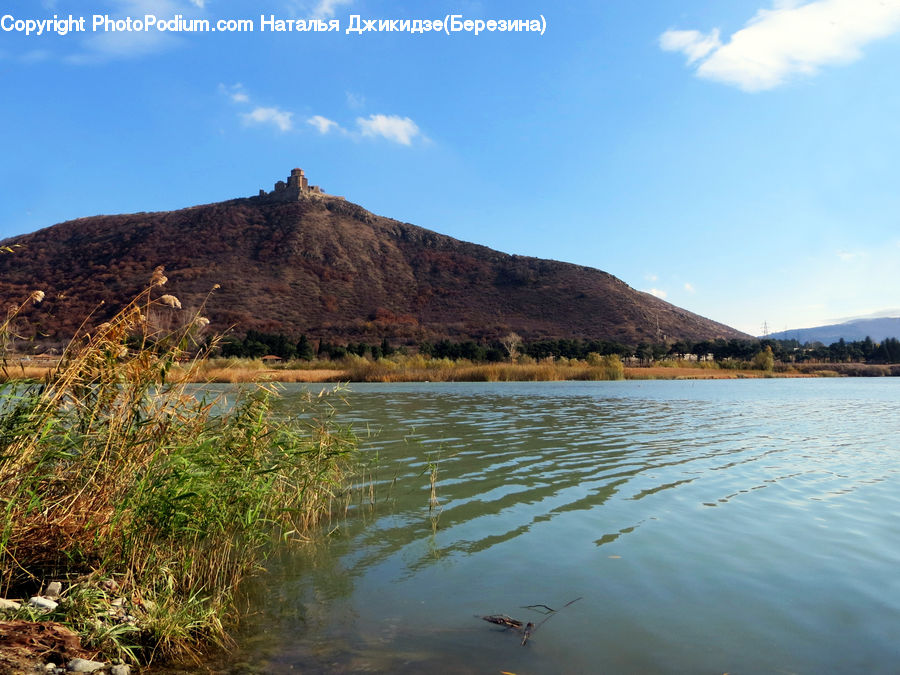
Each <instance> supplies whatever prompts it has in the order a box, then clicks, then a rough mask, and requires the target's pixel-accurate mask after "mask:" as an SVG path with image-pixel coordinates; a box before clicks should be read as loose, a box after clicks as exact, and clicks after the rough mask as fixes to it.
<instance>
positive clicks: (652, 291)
mask: <svg viewBox="0 0 900 675" xmlns="http://www.w3.org/2000/svg"><path fill="white" fill-rule="evenodd" d="M647 293H649V294H650V295H653V296H656V297H657V298H659V299H660V300H665V299H666V298H667V297H669V294H668V293H666V292H665V291H663V290H660V289H658V288H651V289H650V290H648V291H647Z"/></svg>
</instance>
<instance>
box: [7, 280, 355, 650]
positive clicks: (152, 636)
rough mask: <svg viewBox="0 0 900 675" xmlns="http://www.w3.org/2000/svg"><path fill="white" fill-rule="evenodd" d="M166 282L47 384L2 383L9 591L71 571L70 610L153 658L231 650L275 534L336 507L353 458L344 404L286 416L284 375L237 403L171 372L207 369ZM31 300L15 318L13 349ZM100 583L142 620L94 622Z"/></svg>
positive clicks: (80, 342)
mask: <svg viewBox="0 0 900 675" xmlns="http://www.w3.org/2000/svg"><path fill="white" fill-rule="evenodd" d="M164 282H165V278H164V277H163V276H162V271H161V270H157V272H155V276H154V281H153V284H152V285H151V286H150V287H149V288H148V289H147V290H145V291H144V292H143V293H141V294H140V295H139V296H138V297H137V298H135V300H134V301H133V302H132V303H130V304H129V305H128V306H127V307H125V308H124V309H122V311H121V312H119V314H117V315H116V316H115V317H114V318H113V319H111V320H110V321H109V322H107V323H105V324H103V325H102V326H99V327H97V328H96V329H93V330H91V331H89V332H84V333H83V334H81V335H80V336H78V337H76V338H75V339H74V340H73V342H72V343H71V344H70V345H69V347H68V349H67V350H66V352H65V354H64V355H63V357H62V359H61V361H60V364H59V365H58V367H56V368H54V369H53V370H51V371H50V372H49V374H48V375H47V376H46V378H44V379H43V380H41V381H36V382H30V383H27V382H26V383H23V382H12V381H10V382H7V383H6V384H3V385H0V448H2V451H0V452H2V455H0V596H7V597H25V596H27V594H28V593H32V592H35V591H36V590H37V589H38V587H39V586H41V585H42V584H43V583H44V582H46V581H50V580H53V579H68V580H70V583H69V584H68V586H67V587H68V588H71V589H76V590H69V591H67V593H65V594H64V598H63V602H62V603H61V605H60V608H59V610H57V611H58V612H62V614H61V615H60V617H59V618H63V619H64V620H65V622H66V623H68V624H70V625H72V626H73V627H74V628H76V629H77V630H79V631H80V633H81V634H82V636H83V637H84V639H85V640H86V641H87V642H88V643H89V644H91V645H92V646H94V647H95V648H97V649H101V650H105V653H110V654H113V655H116V656H120V657H123V658H128V659H131V660H141V661H143V662H147V661H150V660H152V659H154V658H158V657H160V656H162V657H167V658H168V657H174V656H180V655H184V654H186V653H190V652H192V651H196V650H198V649H201V648H203V647H204V646H208V645H210V644H218V645H226V644H227V643H228V635H227V630H226V626H227V624H228V623H229V621H230V620H231V619H233V618H234V614H233V611H234V610H233V599H234V593H235V590H236V588H237V587H238V586H239V585H240V583H241V581H242V580H243V579H245V578H247V577H248V576H249V575H253V574H255V573H256V572H258V571H260V570H261V564H262V562H263V561H264V560H265V558H266V556H267V555H268V554H269V553H270V552H271V551H272V549H273V547H274V545H275V544H276V542H282V541H285V542H302V541H304V540H305V539H306V538H307V536H308V533H309V532H310V531H311V530H312V528H314V527H315V526H316V525H317V524H318V523H319V522H320V521H321V520H322V519H323V518H327V517H328V516H329V514H330V513H331V509H332V506H333V501H334V499H335V498H336V497H337V496H338V495H339V494H340V493H341V492H342V490H343V488H344V485H345V481H346V479H347V477H348V472H349V471H351V470H352V466H353V462H354V452H355V442H354V439H353V438H352V437H351V436H350V435H349V434H347V433H343V432H341V431H340V430H338V429H336V427H335V425H334V424H333V423H332V420H331V419H330V410H331V408H330V406H327V405H326V406H322V405H319V406H318V408H317V409H316V410H314V414H312V415H306V416H304V419H307V420H312V421H311V422H309V421H308V422H305V423H302V424H301V423H300V422H296V421H294V420H293V419H283V418H279V417H278V416H276V415H275V414H274V413H273V410H272V405H273V401H274V400H275V398H276V395H277V392H276V391H275V390H274V389H273V388H271V387H270V388H265V387H258V386H257V387H253V388H251V389H248V390H246V391H245V392H244V393H242V394H239V395H238V396H237V399H236V400H234V401H228V400H225V399H224V398H222V397H212V396H210V397H203V396H198V395H197V392H198V388H197V387H196V386H195V385H189V384H186V383H184V382H183V381H178V382H170V381H169V380H168V378H167V374H168V373H169V371H170V369H172V367H173V366H174V364H175V363H176V362H179V363H180V368H181V369H182V370H185V369H187V370H189V371H190V370H199V369H200V368H201V366H202V364H203V360H204V355H203V351H202V349H200V344H202V343H203V336H202V329H203V328H204V327H205V324H206V322H205V320H203V319H202V318H200V317H199V316H198V315H194V316H188V317H186V318H182V317H181V310H180V309H179V308H178V307H177V302H176V303H173V302H172V296H165V295H161V294H160V293H161V291H160V289H159V288H158V287H159V286H161V285H162V283H164ZM25 310H26V304H23V305H22V306H21V307H20V308H18V310H17V311H16V312H14V313H11V314H10V316H9V317H8V318H7V320H6V323H4V324H0V333H3V334H4V337H2V338H0V344H7V343H8V341H9V339H10V335H11V334H12V332H13V324H14V322H15V321H21V320H24V319H27V316H25V315H26V314H27V312H26V311H25ZM198 353H199V356H198V355H197V354H198ZM191 354H193V355H194V356H193V357H191V358H190V359H189V360H188V362H187V363H185V359H186V358H187V357H188V356H189V355H191ZM201 391H202V389H201ZM310 405H311V406H313V408H316V401H314V400H313V399H310ZM76 579H77V582H76V583H74V585H73V584H72V583H71V581H72V580H76ZM101 579H114V580H115V581H116V586H117V588H118V591H117V593H118V594H119V595H120V596H122V597H124V598H127V599H128V602H129V603H130V605H131V611H132V616H133V617H134V618H135V619H136V623H135V625H133V626H130V627H125V628H123V627H121V626H119V625H117V624H114V623H110V622H109V621H108V620H106V619H104V618H100V619H98V618H97V616H96V615H95V612H94V610H95V609H96V608H98V607H99V608H102V607H108V605H107V602H108V600H109V598H106V597H105V596H104V595H103V592H102V591H99V590H97V589H100V588H101V586H100V585H99V582H100V580H101ZM91 589H94V590H91ZM76 598H77V601H76ZM92 608H93V609H92ZM98 621H99V623H98Z"/></svg>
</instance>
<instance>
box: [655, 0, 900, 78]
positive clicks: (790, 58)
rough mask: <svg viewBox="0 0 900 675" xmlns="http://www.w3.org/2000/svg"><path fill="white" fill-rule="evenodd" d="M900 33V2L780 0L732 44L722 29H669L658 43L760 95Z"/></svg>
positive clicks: (699, 69)
mask: <svg viewBox="0 0 900 675" xmlns="http://www.w3.org/2000/svg"><path fill="white" fill-rule="evenodd" d="M898 31H900V0H816V1H815V2H808V3H805V4H802V5H800V4H798V3H797V2H796V1H792V0H780V1H776V2H775V3H774V5H773V6H772V8H771V9H761V10H759V11H758V12H757V13H756V15H755V16H754V17H753V18H752V19H751V20H750V21H749V22H748V23H747V24H746V26H744V28H742V29H741V30H739V31H737V32H736V33H734V34H733V35H731V37H730V38H729V39H728V41H727V42H722V40H721V39H720V36H719V30H718V29H715V30H712V31H710V32H709V33H706V34H704V33H701V32H700V31H697V30H668V31H666V32H665V33H663V34H662V35H661V36H660V39H659V45H660V47H661V48H662V49H664V50H666V51H678V52H682V53H683V54H685V55H686V56H687V58H688V65H693V66H695V68H696V73H697V75H698V76H699V77H702V78H706V79H709V80H714V81H717V82H723V83H725V84H730V85H734V86H737V87H739V88H741V89H743V90H744V91H748V92H755V91H763V90H767V89H774V88H775V87H778V86H780V85H782V84H785V83H786V82H788V81H789V80H790V79H791V77H792V76H795V75H814V74H816V73H817V72H818V71H819V69H820V68H821V67H823V66H829V65H840V64H846V63H851V62H853V61H856V60H857V59H859V58H861V57H862V48H863V47H864V46H866V45H867V44H869V43H870V42H873V41H875V40H878V39H881V38H884V37H887V36H889V35H892V34H894V33H896V32H898Z"/></svg>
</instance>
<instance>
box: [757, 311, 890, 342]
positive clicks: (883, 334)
mask: <svg viewBox="0 0 900 675" xmlns="http://www.w3.org/2000/svg"><path fill="white" fill-rule="evenodd" d="M769 337H770V338H774V339H776V340H797V341H799V342H800V343H801V344H803V343H806V342H821V343H822V344H824V345H830V344H832V343H834V342H838V341H839V340H840V339H841V338H844V340H846V341H847V342H854V341H856V340H865V339H866V337H870V338H872V339H873V340H874V341H875V342H881V341H882V340H884V339H885V338H889V337H900V317H894V318H878V319H856V320H854V321H847V322H845V323H835V324H831V325H828V326H816V327H815V328H797V329H795V330H785V331H781V332H780V333H772V334H771V335H769Z"/></svg>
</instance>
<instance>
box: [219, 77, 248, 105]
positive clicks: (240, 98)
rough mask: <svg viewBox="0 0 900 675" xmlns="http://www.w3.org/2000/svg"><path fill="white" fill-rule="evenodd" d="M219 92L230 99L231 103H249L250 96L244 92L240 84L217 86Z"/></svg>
mask: <svg viewBox="0 0 900 675" xmlns="http://www.w3.org/2000/svg"><path fill="white" fill-rule="evenodd" d="M219 91H220V92H222V93H223V94H225V95H226V96H227V97H228V98H230V99H231V102H232V103H249V102H250V96H249V95H248V94H247V92H246V91H244V85H243V84H241V83H240V82H237V83H236V84H232V85H225V84H219Z"/></svg>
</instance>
